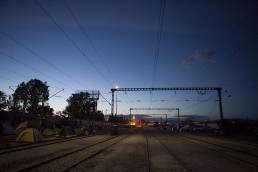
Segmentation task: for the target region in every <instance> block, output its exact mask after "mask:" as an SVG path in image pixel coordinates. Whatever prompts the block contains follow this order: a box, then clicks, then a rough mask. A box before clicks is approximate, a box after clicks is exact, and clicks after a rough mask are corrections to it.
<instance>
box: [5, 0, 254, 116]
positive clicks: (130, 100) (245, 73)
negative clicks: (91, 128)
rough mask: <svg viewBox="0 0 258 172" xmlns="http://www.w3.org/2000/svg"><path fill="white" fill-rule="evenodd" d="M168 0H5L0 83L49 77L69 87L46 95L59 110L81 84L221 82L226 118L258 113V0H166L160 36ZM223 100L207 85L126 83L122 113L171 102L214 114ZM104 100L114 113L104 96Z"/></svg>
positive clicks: (186, 111)
mask: <svg viewBox="0 0 258 172" xmlns="http://www.w3.org/2000/svg"><path fill="white" fill-rule="evenodd" d="M37 2H38V3H37ZM162 2H163V1H159V0H153V1H151V0H145V1H144V0H135V1H133V0H130V1H129V0H124V1H121V0H114V1H112V0H111V1H105V0H102V1H101V0H96V1H79V0H73V1H69V0H66V1H65V2H64V1H61V0H60V1H50V0H49V1H43V0H38V1H32V0H25V1H18V0H17V1H15V0H13V1H9V0H8V1H7V0H2V1H1V2H0V31H1V32H0V59H1V64H0V90H1V91H4V92H5V93H6V94H12V93H13V91H12V90H11V89H9V86H13V87H12V88H14V89H15V86H17V85H18V84H19V83H21V82H23V81H24V82H27V81H29V80H30V79H34V78H38V79H40V80H42V81H47V83H48V85H49V86H50V89H49V90H50V95H53V94H55V93H56V92H58V91H59V90H60V89H61V88H65V91H63V92H61V93H59V94H58V95H59V96H61V97H52V98H51V99H50V100H49V104H50V106H51V107H53V108H54V109H55V110H56V111H59V110H63V109H64V108H65V106H66V105H67V102H66V99H67V98H68V97H69V96H70V95H71V94H72V93H74V92H75V91H76V90H100V92H101V93H102V95H103V96H104V97H105V98H106V99H107V100H109V101H110V102H111V94H110V89H111V88H112V87H115V86H119V87H123V88H131V87H153V86H154V87H181V86H182V87H206V86H209V87H210V86H212V87H222V88H223V94H222V96H223V108H224V114H225V115H224V116H225V118H232V117H237V118H257V115H258V114H257V111H258V107H257V96H258V88H257V84H258V82H257V76H258V69H257V61H258V60H257V59H258V57H257V54H258V49H257V45H258V40H257V34H258V22H257V21H258V9H257V8H258V7H257V5H258V4H257V1H255V0H245V1H244V0H242V1H232V0H228V1H206V0H203V1H187V0H185V1H184V0H183V1H168V0H166V1H165V8H164V16H163V24H162V30H160V31H161V32H159V33H160V39H159V41H160V44H157V43H158V42H159V41H158V39H157V35H158V34H157V33H158V28H159V21H160V20H159V17H160V8H161V7H162ZM161 9H163V8H161ZM44 10H45V11H44ZM70 10H71V11H72V14H71V12H70ZM46 13H47V14H46ZM161 16H162V15H161ZM85 33H86V34H85ZM157 45H159V46H158V48H159V51H158V52H159V53H158V54H156V53H157V51H156V48H157ZM155 61H156V63H155ZM154 64H156V65H154ZM153 81H155V82H153ZM153 84H154V85H153ZM225 90H227V92H225ZM186 100H187V101H186ZM216 100H217V94H216V92H208V91H207V92H206V94H198V93H197V92H195V91H177V92H174V91H170V92H167V91H164V92H160V91H159V92H151V93H150V92H127V93H124V92H119V94H118V101H119V102H118V114H128V113H129V109H130V108H134V107H135V108H136V107H155V108H160V107H165V108H170V107H171V108H180V111H181V114H182V115H191V114H192V115H207V116H208V117H209V118H210V119H217V118H219V115H218V114H219V112H218V102H217V101H216ZM98 108H99V110H103V112H104V113H105V110H106V109H108V111H107V112H108V113H110V105H109V104H108V103H107V102H104V99H103V98H100V100H99V104H98ZM135 113H144V114H154V113H168V114H171V115H172V116H173V115H175V114H176V112H166V111H164V112H161V111H159V112H157V111H149V112H148V111H139V112H135Z"/></svg>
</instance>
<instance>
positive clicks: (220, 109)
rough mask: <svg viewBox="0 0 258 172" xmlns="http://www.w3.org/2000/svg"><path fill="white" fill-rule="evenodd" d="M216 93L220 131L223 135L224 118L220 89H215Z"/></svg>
mask: <svg viewBox="0 0 258 172" xmlns="http://www.w3.org/2000/svg"><path fill="white" fill-rule="evenodd" d="M217 91H218V97H219V112H220V122H221V130H222V134H223V135H225V128H224V117H223V109H222V97H221V88H220V89H217Z"/></svg>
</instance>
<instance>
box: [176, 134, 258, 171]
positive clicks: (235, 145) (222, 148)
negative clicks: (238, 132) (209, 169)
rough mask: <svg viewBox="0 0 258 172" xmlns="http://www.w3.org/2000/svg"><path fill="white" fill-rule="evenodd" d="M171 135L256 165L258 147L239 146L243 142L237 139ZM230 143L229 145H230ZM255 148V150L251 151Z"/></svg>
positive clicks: (257, 161)
mask: <svg viewBox="0 0 258 172" xmlns="http://www.w3.org/2000/svg"><path fill="white" fill-rule="evenodd" d="M173 137H176V138H178V139H180V140H183V141H186V142H190V143H192V144H198V145H201V146H203V147H206V148H207V149H209V150H210V151H214V152H216V153H219V154H223V155H224V156H227V157H230V158H232V159H235V160H238V161H241V162H244V163H246V164H249V165H252V166H255V167H256V168H257V167H258V154H257V152H258V149H257V147H256V146H253V145H248V146H249V147H250V150H249V149H247V148H245V149H243V148H241V145H244V144H245V143H240V142H238V141H233V140H221V141H220V140H219V139H218V138H216V139H214V140H213V139H211V138H209V139H204V137H202V138H201V139H200V138H195V137H191V136H189V135H181V134H173ZM230 145H231V146H230ZM253 150H256V151H253Z"/></svg>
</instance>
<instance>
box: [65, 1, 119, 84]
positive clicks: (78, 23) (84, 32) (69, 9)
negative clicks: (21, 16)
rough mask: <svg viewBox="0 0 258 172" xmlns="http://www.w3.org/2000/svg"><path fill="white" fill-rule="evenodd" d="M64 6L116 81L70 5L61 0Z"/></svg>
mask: <svg viewBox="0 0 258 172" xmlns="http://www.w3.org/2000/svg"><path fill="white" fill-rule="evenodd" d="M63 2H64V4H65V6H66V8H67V9H68V11H69V12H70V13H71V15H72V17H73V19H74V20H75V22H76V23H77V25H78V26H79V28H80V29H81V31H82V33H83V34H84V36H85V38H87V40H88V41H89V43H90V44H91V46H92V47H93V48H94V50H95V51H96V53H97V55H98V58H99V59H100V60H101V61H102V63H103V64H104V66H105V67H106V68H107V70H108V72H109V73H110V74H111V75H112V77H113V78H114V80H115V81H116V83H118V82H117V79H116V77H115V76H114V75H113V73H112V72H111V70H110V68H109V66H108V65H107V63H106V62H105V60H104V59H103V57H102V55H101V54H100V52H99V50H98V49H97V48H96V46H95V45H94V43H93V41H92V40H91V39H90V37H89V35H88V34H87V32H86V31H85V29H84V28H83V27H82V25H81V24H80V22H79V20H78V19H77V18H76V17H75V15H74V13H73V11H72V9H71V8H70V6H69V5H68V4H67V2H66V1H65V0H63Z"/></svg>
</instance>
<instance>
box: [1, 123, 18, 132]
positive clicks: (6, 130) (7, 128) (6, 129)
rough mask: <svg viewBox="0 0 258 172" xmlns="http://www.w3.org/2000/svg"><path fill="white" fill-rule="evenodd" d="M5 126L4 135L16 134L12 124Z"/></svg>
mask: <svg viewBox="0 0 258 172" xmlns="http://www.w3.org/2000/svg"><path fill="white" fill-rule="evenodd" d="M2 126H3V135H9V134H15V132H14V129H13V127H12V126H11V125H10V124H7V123H4V124H2Z"/></svg>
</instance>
